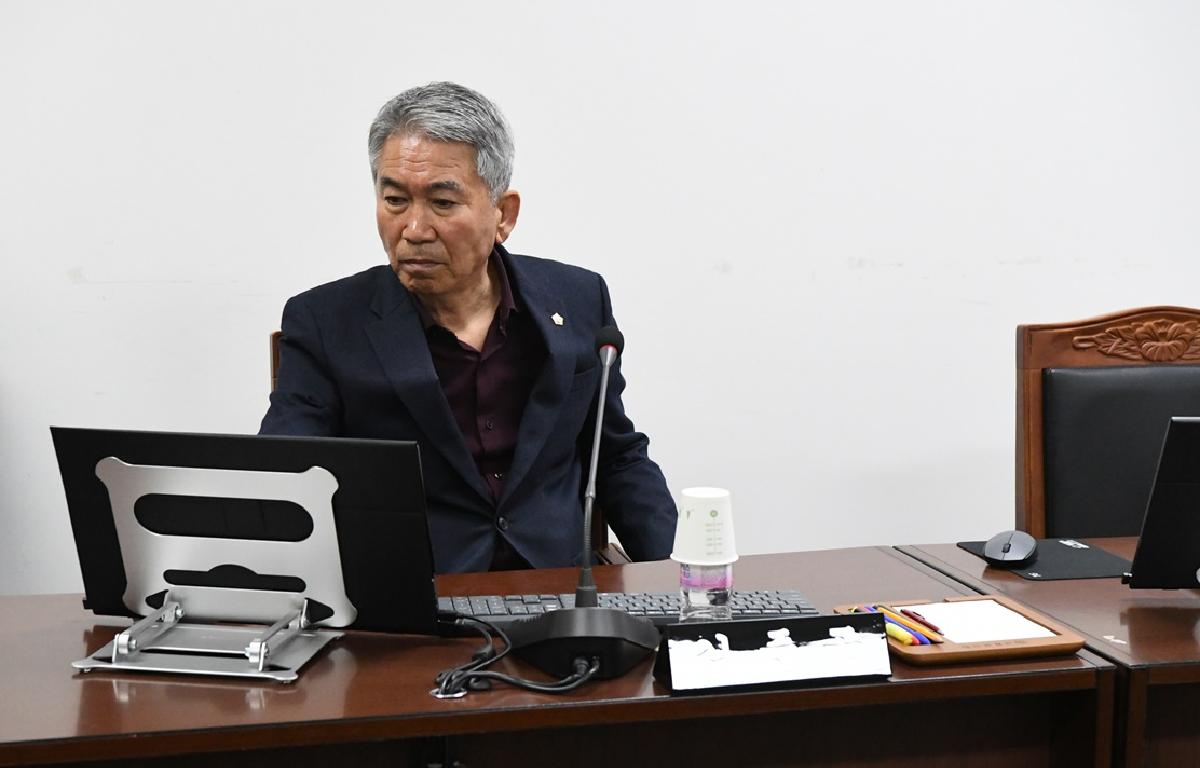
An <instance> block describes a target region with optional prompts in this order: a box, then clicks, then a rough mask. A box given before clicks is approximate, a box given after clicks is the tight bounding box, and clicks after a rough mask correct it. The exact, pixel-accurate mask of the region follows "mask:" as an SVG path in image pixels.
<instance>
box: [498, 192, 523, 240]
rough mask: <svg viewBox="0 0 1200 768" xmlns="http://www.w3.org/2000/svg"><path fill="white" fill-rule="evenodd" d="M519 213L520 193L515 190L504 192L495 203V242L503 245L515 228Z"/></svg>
mask: <svg viewBox="0 0 1200 768" xmlns="http://www.w3.org/2000/svg"><path fill="white" fill-rule="evenodd" d="M520 213H521V193H520V192H517V190H515V189H509V190H507V191H505V193H504V194H503V195H500V200H499V201H498V202H497V203H496V217H497V221H496V242H497V243H503V242H504V241H505V240H507V239H508V236H509V235H511V234H512V231H513V228H514V227H516V226H517V216H519V215H520Z"/></svg>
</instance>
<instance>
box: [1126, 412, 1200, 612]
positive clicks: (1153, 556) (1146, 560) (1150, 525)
mask: <svg viewBox="0 0 1200 768" xmlns="http://www.w3.org/2000/svg"><path fill="white" fill-rule="evenodd" d="M1126 581H1127V583H1128V584H1129V586H1131V587H1134V588H1158V589H1190V588H1195V587H1200V418H1196V417H1185V416H1176V417H1174V418H1172V419H1171V422H1170V424H1169V425H1168V427H1167V433H1166V437H1165V438H1164V439H1163V447H1162V454H1161V455H1160V457H1159V460H1158V472H1157V474H1156V475H1155V478H1154V487H1153V489H1152V490H1151V492H1150V501H1149V503H1148V504H1147V506H1146V516H1145V519H1144V520H1143V521H1142V533H1141V537H1140V538H1139V539H1138V545H1137V552H1136V553H1135V554H1134V556H1133V566H1132V567H1131V568H1130V573H1129V576H1128V578H1127V579H1126Z"/></svg>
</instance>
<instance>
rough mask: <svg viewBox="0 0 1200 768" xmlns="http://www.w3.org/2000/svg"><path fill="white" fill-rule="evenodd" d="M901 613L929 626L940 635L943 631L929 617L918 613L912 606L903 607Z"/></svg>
mask: <svg viewBox="0 0 1200 768" xmlns="http://www.w3.org/2000/svg"><path fill="white" fill-rule="evenodd" d="M900 613H903V614H904V615H905V616H907V617H908V618H910V619H912V620H913V621H915V622H917V623H919V624H921V625H922V626H926V627H929V628H930V629H932V630H933V631H934V632H937V633H938V634H939V635H940V634H941V633H942V630H940V629H938V628H937V626H936V625H935V624H934V623H933V622H932V621H930V620H929V619H927V618H925V617H924V616H922V615H921V614H919V613H917V612H916V611H914V610H912V609H910V608H901V609H900Z"/></svg>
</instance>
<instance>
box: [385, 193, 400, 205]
mask: <svg viewBox="0 0 1200 768" xmlns="http://www.w3.org/2000/svg"><path fill="white" fill-rule="evenodd" d="M383 202H385V203H387V204H388V205H393V206H395V205H403V204H404V198H403V197H397V196H396V195H388V196H386V197H384V198H383Z"/></svg>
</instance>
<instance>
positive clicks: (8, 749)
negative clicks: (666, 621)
mask: <svg viewBox="0 0 1200 768" xmlns="http://www.w3.org/2000/svg"><path fill="white" fill-rule="evenodd" d="M596 578H597V582H598V583H599V585H600V587H601V589H604V590H624V591H643V590H656V591H669V590H672V589H674V588H675V587H676V586H677V583H678V570H677V567H676V566H674V565H673V564H671V563H669V562H665V563H643V564H634V565H626V566H608V567H603V568H600V569H598V571H597V573H596ZM736 579H737V583H738V586H739V587H741V588H743V589H750V588H755V587H758V588H768V587H776V588H784V587H795V588H799V589H802V590H803V591H804V592H805V593H806V594H807V595H808V597H809V598H810V599H811V600H812V601H813V603H814V604H815V605H816V606H817V607H818V608H819V609H822V610H824V611H828V610H829V609H831V608H832V606H834V605H836V604H839V603H844V602H853V601H855V600H867V599H880V600H885V599H900V598H911V597H927V598H930V599H936V598H940V597H944V596H949V595H954V594H963V593H968V592H969V590H968V589H967V588H966V587H964V586H962V585H961V584H959V583H957V582H955V581H954V580H952V579H950V578H948V577H946V576H943V575H941V574H939V573H936V572H934V571H931V570H929V569H926V568H924V567H922V566H920V565H919V564H917V563H915V562H914V561H912V560H911V559H910V558H908V557H905V556H903V555H901V554H899V553H897V552H895V551H894V550H892V549H890V548H883V547H878V548H858V549H846V550H834V551H827V552H810V553H802V554H793V555H770V556H757V557H747V558H743V559H742V560H741V561H740V562H739V563H738V564H737V566H736ZM574 581H575V574H574V572H573V571H570V570H546V571H537V572H518V573H503V574H479V575H460V576H447V577H443V578H439V580H438V584H439V591H440V592H441V593H442V594H471V593H484V592H487V593H493V594H505V593H511V592H565V591H570V590H571V589H572V588H573V585H574ZM123 623H124V622H113V621H109V620H106V619H102V618H100V617H95V616H92V615H91V614H88V613H85V612H84V611H83V610H82V609H81V608H80V607H79V598H78V597H77V596H39V597H7V598H0V686H3V689H4V695H3V696H0V765H11V764H15V763H42V762H55V761H61V762H66V761H80V760H88V759H91V760H105V761H114V762H115V761H118V760H119V761H121V764H122V765H141V764H149V761H150V760H152V759H155V758H156V757H157V758H159V759H158V760H157V761H156V762H157V764H162V759H161V757H160V756H164V755H171V757H170V762H169V763H168V764H169V765H170V766H177V765H201V764H205V765H209V764H219V765H221V766H222V767H223V768H229V767H231V766H238V765H247V766H250V765H253V766H262V765H274V764H280V765H289V766H296V765H309V764H313V765H316V764H321V765H343V764H348V763H353V764H355V765H356V766H368V765H377V764H379V765H382V764H386V765H419V766H424V765H426V764H427V763H429V762H431V761H444V762H445V763H446V764H447V765H449V764H451V760H452V759H457V760H459V761H461V763H462V764H463V765H465V766H467V767H468V768H477V767H478V766H506V765H530V764H547V765H563V764H570V765H572V766H573V767H574V766H579V767H580V768H583V767H585V766H601V765H604V766H608V765H611V764H612V763H613V761H614V760H616V761H618V762H620V763H621V764H624V765H653V766H655V767H656V768H661V766H664V765H678V764H690V765H694V766H707V765H747V766H748V765H833V766H839V765H856V764H866V763H869V764H870V765H871V766H875V767H879V766H901V765H913V764H915V762H916V759H917V757H918V756H919V757H920V764H921V765H924V766H950V765H954V766H959V765H964V766H966V765H996V764H997V762H998V761H1000V760H1003V762H1004V764H1006V765H1007V764H1010V763H1011V764H1014V765H1020V766H1022V768H1032V766H1063V765H1093V764H1095V765H1107V764H1108V763H1107V761H1108V757H1109V754H1110V741H1109V734H1110V731H1111V726H1112V714H1113V711H1112V698H1113V691H1114V685H1115V671H1114V669H1113V667H1112V666H1111V665H1109V664H1108V663H1107V662H1105V661H1104V660H1103V659H1100V658H1099V657H1097V656H1094V655H1092V654H1089V653H1087V652H1083V653H1081V654H1079V655H1077V656H1070V657H1064V658H1057V659H1042V660H1031V661H1016V662H1004V663H997V664H977V665H969V666H956V667H949V668H942V669H937V668H930V669H922V668H917V667H908V666H905V665H903V664H900V663H899V662H896V663H894V674H893V676H892V679H891V680H890V681H888V682H879V683H870V684H861V685H851V686H837V687H835V686H828V687H812V688H808V689H802V690H791V691H783V692H778V691H777V692H764V693H740V694H725V695H712V696H695V697H685V698H672V697H670V696H668V695H666V694H665V693H664V692H663V690H662V689H661V687H660V686H659V685H658V684H657V683H655V682H654V680H653V679H652V677H651V673H650V662H649V661H647V662H646V663H644V664H643V665H642V666H641V667H639V668H637V669H635V670H634V671H633V672H632V673H630V674H629V675H627V676H625V677H624V678H621V679H619V680H611V681H602V682H593V683H589V684H588V685H587V686H585V687H584V688H583V689H581V690H579V691H577V692H575V693H573V694H570V695H566V696H562V697H554V696H549V695H541V694H532V693H526V692H523V691H519V690H516V689H513V688H508V687H503V686H500V687H497V688H496V689H494V690H492V691H490V692H486V693H480V694H472V695H470V696H468V697H467V698H465V699H459V700H453V701H439V700H437V699H434V698H433V697H431V696H430V695H429V694H428V691H429V689H430V688H431V687H432V684H433V677H434V674H435V673H436V672H437V671H439V670H441V669H444V668H447V667H450V666H452V665H455V664H458V663H461V662H462V661H464V660H465V659H466V658H468V657H469V654H470V652H471V651H472V650H473V649H474V648H475V647H476V646H477V645H478V641H471V640H452V641H444V640H437V639H432V638H420V637H398V636H384V635H371V634H364V633H352V634H350V635H349V636H347V637H346V638H344V639H343V640H341V641H338V642H337V643H336V644H335V645H334V647H333V648H332V649H331V650H330V651H328V652H327V653H325V654H324V655H322V656H321V657H319V658H318V659H317V660H316V661H314V662H313V663H312V664H311V666H310V667H309V668H307V669H306V670H305V672H304V674H303V675H302V676H301V678H300V680H299V681H298V682H297V683H295V684H294V685H291V686H284V685H273V684H246V683H243V682H224V681H215V680H199V679H196V680H187V679H179V678H170V677H166V676H156V675H140V676H139V675H136V674H111V673H100V672H94V673H91V674H89V675H82V674H75V673H73V671H72V670H71V668H70V667H69V666H68V663H69V662H70V661H72V660H74V659H77V658H81V657H82V656H84V655H85V653H86V652H87V651H89V650H94V649H95V648H97V647H98V646H100V645H101V644H102V643H104V642H107V641H108V640H109V639H110V638H111V636H112V635H113V634H114V632H115V631H116V625H119V624H123ZM506 663H507V662H506ZM508 668H509V670H510V671H514V670H515V671H519V672H521V673H523V674H525V675H528V676H534V675H536V674H537V673H535V672H533V671H532V670H530V669H529V668H526V667H523V666H522V665H520V663H519V662H515V661H514V662H512V663H509V664H508ZM881 745H886V746H881Z"/></svg>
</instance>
